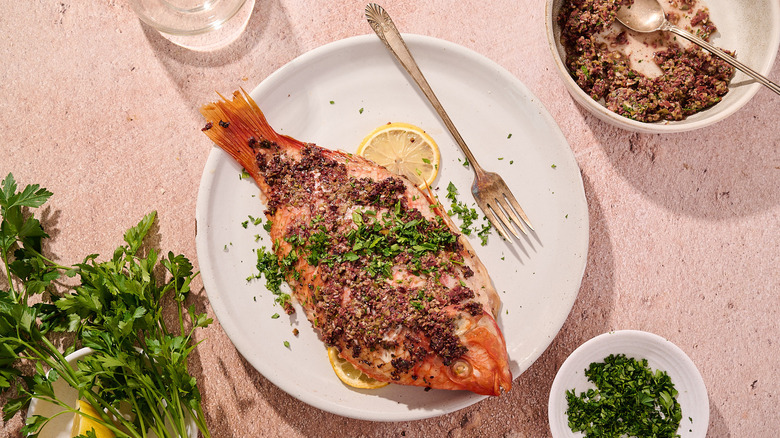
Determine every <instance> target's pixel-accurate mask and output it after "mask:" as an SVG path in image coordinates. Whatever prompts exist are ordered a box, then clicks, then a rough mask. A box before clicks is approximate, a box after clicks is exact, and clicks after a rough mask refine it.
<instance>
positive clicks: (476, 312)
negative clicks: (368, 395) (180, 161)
mask: <svg viewBox="0 0 780 438" xmlns="http://www.w3.org/2000/svg"><path fill="white" fill-rule="evenodd" d="M220 97H221V101H218V102H214V103H210V104H206V105H204V106H203V107H202V108H201V113H202V114H203V116H204V117H205V118H206V120H207V122H208V123H207V125H206V127H205V128H203V131H204V133H205V134H206V135H207V136H208V137H209V138H211V139H212V140H213V141H214V142H215V143H216V144H217V145H218V146H219V147H221V148H222V149H223V150H225V151H226V152H227V153H228V154H229V155H230V156H231V157H233V159H235V160H236V161H237V162H238V163H239V164H240V165H241V166H243V167H244V168H245V169H246V170H247V172H248V173H249V174H250V175H251V176H252V178H253V179H254V180H255V182H256V183H257V185H258V187H259V188H260V190H261V192H262V194H263V196H264V201H265V202H266V205H267V206H268V210H266V217H267V219H268V220H269V222H270V223H271V224H272V225H271V228H270V231H269V234H270V236H271V239H272V241H273V242H274V252H275V253H276V255H277V258H278V259H279V260H284V259H288V260H289V259H292V262H291V263H290V265H291V269H290V270H289V271H288V272H287V276H286V280H287V282H288V284H289V285H290V287H291V289H292V291H293V296H294V298H295V299H296V301H297V302H298V303H299V304H300V305H301V306H302V307H303V309H304V311H305V312H306V316H307V318H308V319H309V321H310V322H311V323H312V325H313V327H314V328H315V329H316V330H317V331H318V332H319V333H320V335H321V336H322V338H323V341H324V342H325V343H326V344H329V345H333V346H335V347H336V348H337V349H338V350H339V354H340V355H341V356H342V357H343V358H344V359H346V360H348V361H349V362H350V363H352V364H353V365H354V366H355V367H356V368H358V369H360V370H361V371H363V372H364V373H365V374H367V375H369V376H371V377H373V378H375V379H377V380H380V381H389V382H393V383H398V384H404V385H414V386H423V387H428V388H438V389H451V390H468V391H472V392H475V393H478V394H484V395H500V394H501V393H502V392H504V391H508V390H509V389H510V388H511V384H512V375H511V372H510V371H509V365H508V356H507V352H506V345H505V341H504V337H503V334H502V333H501V330H500V328H499V327H498V324H497V323H496V317H497V312H498V310H499V307H500V299H499V297H498V294H497V293H496V291H495V288H494V287H493V285H492V282H491V281H490V278H489V276H488V274H487V270H486V268H485V266H484V265H483V264H482V263H481V261H480V260H479V259H478V258H477V257H476V255H475V253H474V250H473V248H472V247H471V245H470V243H469V242H468V240H467V239H465V238H464V237H463V236H462V235H460V233H459V232H458V230H457V227H456V226H455V225H454V223H453V222H452V220H451V219H450V217H449V216H448V215H447V214H446V211H444V209H443V207H442V206H441V204H439V203H438V201H436V200H435V199H434V198H433V196H432V194H431V193H430V191H429V190H428V191H421V190H419V189H418V188H417V187H416V186H415V185H414V184H413V183H411V182H410V181H408V180H407V179H405V178H401V177H398V176H396V175H394V174H391V173H390V172H389V171H387V170H386V169H384V168H382V167H380V166H378V165H376V164H374V163H373V162H371V161H369V160H366V159H364V158H362V157H360V156H356V155H352V154H348V153H345V152H342V151H337V150H331V149H326V148H321V147H319V146H316V145H313V144H308V143H304V142H301V141H299V140H296V139H293V138H291V137H289V136H285V135H280V134H278V133H277V132H276V131H274V130H273V128H271V126H270V125H269V124H268V122H267V121H266V119H265V116H264V115H263V113H262V111H261V110H260V109H259V107H258V106H257V105H256V104H255V102H254V101H253V100H252V99H251V97H250V96H249V95H248V94H247V93H246V92H244V91H243V90H241V91H236V92H235V93H234V94H233V99H232V100H229V99H226V98H225V97H223V96H221V95H220ZM350 185H351V186H352V187H350ZM355 187H356V188H355ZM318 221H321V222H318ZM410 222H411V223H412V224H411V226H410V225H409V223H410ZM405 228H414V229H415V230H419V232H416V233H413V238H416V239H423V241H422V242H418V246H415V247H414V248H423V249H421V250H418V249H415V250H414V254H416V255H415V256H412V255H411V254H412V249H411V248H405V249H403V251H402V252H400V253H398V254H396V253H395V252H392V254H391V256H392V257H394V258H392V261H393V264H390V263H386V262H387V260H385V259H383V258H381V257H379V256H376V255H374V254H375V253H372V252H370V251H369V250H366V249H364V248H360V249H357V250H355V249H354V248H356V247H357V246H356V242H362V240H349V239H350V238H351V237H350V236H355V235H358V234H360V233H363V232H365V233H368V234H367V235H370V238H371V239H374V240H379V241H381V242H384V241H383V240H382V236H387V238H388V241H389V240H391V239H396V240H397V239H403V238H404V237H399V236H401V235H400V234H397V233H403V232H404V229H405ZM376 230H379V231H376ZM394 230H400V231H397V233H396V231H394ZM371 233H374V234H371ZM377 233H378V234H377ZM317 239H320V240H326V241H327V242H328V244H327V245H324V246H322V247H323V248H326V249H327V251H325V257H332V258H335V260H336V261H332V263H329V262H327V259H322V260H312V259H311V258H312V257H315V255H317V254H319V252H317V251H318V250H317V248H320V247H319V246H317V244H316V243H313V242H317V241H318V240H317ZM425 239H429V240H430V239H439V240H440V242H439V243H438V244H439V246H435V245H434V244H431V243H430V242H429V241H428V240H425ZM394 241H395V240H394ZM442 242H444V243H442ZM429 244H430V245H434V247H435V249H434V250H428V251H427V252H426V250H425V245H429ZM350 249H352V251H350ZM356 251H357V253H360V254H361V255H360V256H359V257H358V258H357V259H355V260H351V259H348V258H349V253H350V252H351V253H353V254H354V255H357V253H356ZM361 251H363V252H361ZM385 251H388V252H391V250H390V249H387V248H386V249H385ZM420 254H421V255H420ZM353 258H354V256H353ZM373 263H376V264H377V265H378V266H380V268H378V269H384V270H383V271H377V272H380V273H374V274H371V273H370V270H371V269H372V266H373V265H372V264H373ZM425 269H429V270H430V271H429V272H426V271H425ZM367 272H368V274H367Z"/></svg>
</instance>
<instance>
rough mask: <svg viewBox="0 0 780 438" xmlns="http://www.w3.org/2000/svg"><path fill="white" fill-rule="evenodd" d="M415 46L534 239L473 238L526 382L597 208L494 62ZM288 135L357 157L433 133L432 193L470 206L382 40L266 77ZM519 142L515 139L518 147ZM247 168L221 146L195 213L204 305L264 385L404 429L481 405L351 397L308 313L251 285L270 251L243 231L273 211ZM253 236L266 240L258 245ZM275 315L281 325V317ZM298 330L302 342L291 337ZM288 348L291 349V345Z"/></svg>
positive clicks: (569, 161)
mask: <svg viewBox="0 0 780 438" xmlns="http://www.w3.org/2000/svg"><path fill="white" fill-rule="evenodd" d="M406 38H407V43H408V44H409V46H410V49H411V51H412V52H413V53H414V55H415V57H416V58H417V60H418V63H419V65H420V68H421V69H422V71H423V72H425V74H426V76H427V78H428V81H429V82H430V84H431V86H432V87H433V89H434V91H435V92H436V93H437V95H438V96H439V98H440V100H441V102H442V104H443V105H444V107H445V108H447V109H448V111H449V114H450V117H451V118H452V120H453V121H454V123H455V125H456V126H458V127H459V129H460V132H461V134H462V135H463V137H464V138H465V140H466V142H467V143H469V144H470V145H471V147H472V150H474V152H475V154H476V156H477V157H478V159H479V160H480V163H481V164H482V165H483V167H486V168H487V169H489V170H492V171H495V172H498V173H500V174H501V175H503V176H504V178H505V180H506V181H507V183H508V184H509V186H510V187H511V189H512V191H513V192H514V194H515V196H516V197H517V199H518V200H519V201H520V204H521V205H522V206H523V208H524V209H525V211H526V213H527V214H528V215H529V217H530V219H531V221H532V222H533V224H534V226H535V227H536V233H535V234H532V235H531V236H530V237H528V238H525V239H523V240H521V241H520V242H519V243H516V244H507V243H505V242H503V241H501V239H500V238H499V237H497V236H495V235H494V236H492V237H491V239H490V242H489V244H488V245H487V246H481V245H480V243H479V240H478V239H476V238H475V239H474V240H472V243H473V245H474V247H475V249H476V252H477V255H478V256H479V257H480V258H481V259H482V261H483V262H484V263H485V265H486V266H487V267H488V270H489V272H490V274H491V277H492V280H493V282H494V284H495V286H496V289H497V290H498V292H499V294H500V296H501V298H502V300H503V308H502V309H501V314H500V317H499V320H498V321H499V324H500V325H501V327H502V329H503V331H504V334H505V337H506V342H507V349H508V352H509V358H510V360H511V364H510V366H511V370H512V373H513V376H514V377H517V376H518V375H520V373H521V372H523V371H524V370H525V369H526V368H528V367H529V366H530V365H531V364H532V363H533V362H534V360H536V358H538V357H539V356H540V355H541V354H542V352H543V351H544V350H545V349H546V348H547V346H548V345H549V344H550V342H551V341H552V339H553V338H554V337H555V335H556V334H557V333H558V331H559V330H560V327H561V326H562V325H563V322H564V320H565V319H566V317H567V316H568V314H569V311H570V309H571V307H572V304H573V303H574V300H575V298H576V296H577V292H578V290H579V287H580V281H581V280H582V274H583V272H584V269H585V261H586V256H587V250H588V210H587V205H586V201H585V194H584V190H583V185H582V179H581V177H580V172H579V168H578V167H577V163H576V162H575V160H574V157H573V154H572V152H571V150H570V148H569V146H568V144H567V143H566V140H565V138H564V137H563V135H562V134H561V132H560V130H559V128H558V127H557V125H556V124H555V122H554V121H553V120H552V119H551V117H550V115H549V114H548V113H547V111H546V110H545V109H544V108H543V107H542V105H541V104H540V103H539V101H538V100H537V99H536V97H534V96H533V95H532V94H531V93H530V92H529V91H528V90H527V89H526V88H525V86H523V84H521V83H520V82H519V81H518V80H517V79H516V78H514V77H513V76H512V75H511V74H509V73H508V72H507V71H505V70H504V69H502V68H501V67H500V66H498V65H496V64H495V63H493V62H492V61H490V60H488V59H486V58H484V57H482V56H480V55H478V54H476V53H474V52H472V51H469V50H467V49H465V48H463V47H460V46H457V45H455V44H452V43H448V42H444V41H441V40H437V39H433V38H429V37H421V36H415V35H407V36H406ZM251 94H252V96H253V97H254V99H255V100H256V101H257V103H258V105H259V106H260V108H262V109H263V111H264V112H265V114H266V116H267V117H268V120H269V122H270V123H271V125H272V126H274V127H275V128H276V130H277V131H280V132H281V133H284V134H287V135H290V136H292V137H295V138H298V139H300V140H303V141H309V142H314V143H317V144H319V145H321V146H325V147H332V148H340V149H343V150H345V151H347V152H354V151H355V150H356V149H357V146H358V145H359V144H360V141H361V140H362V138H363V136H365V135H366V134H368V133H369V132H371V131H372V130H373V129H374V128H375V127H377V126H379V125H382V124H384V123H387V122H395V121H399V122H400V121H403V122H408V123H412V124H414V125H417V126H420V127H422V128H423V129H425V130H426V131H427V132H428V133H429V134H430V135H431V136H432V137H433V138H434V139H435V140H436V142H437V143H438V144H439V147H440V149H441V156H442V159H441V166H440V174H439V177H438V179H437V180H436V181H435V182H434V187H437V186H438V187H440V189H438V190H436V191H435V192H436V193H438V194H439V196H440V197H441V200H442V202H444V203H445V205H449V204H448V203H447V202H448V200H447V199H445V198H444V195H445V194H446V187H447V185H448V184H449V182H453V183H454V184H455V185H456V186H457V188H458V189H459V191H460V195H459V200H461V201H465V202H467V203H468V204H469V205H474V202H473V198H472V197H471V194H470V190H469V188H470V186H471V182H472V180H473V176H472V171H471V170H470V169H469V168H466V167H464V166H463V165H462V162H461V161H460V160H461V159H462V158H463V156H462V154H461V152H460V151H459V150H458V149H457V146H456V145H455V143H454V141H453V140H452V138H451V137H450V135H449V133H448V132H447V131H446V130H445V127H444V125H443V124H442V123H441V122H440V121H439V119H438V117H437V116H436V114H435V113H434V111H433V109H432V108H431V107H430V105H429V104H428V103H427V101H426V100H425V98H424V97H423V96H422V94H420V93H419V92H418V91H417V89H416V87H415V85H414V84H413V83H411V82H410V79H409V78H407V76H406V73H404V72H403V71H402V70H401V68H400V67H398V66H397V65H396V63H395V61H394V59H393V58H392V57H391V55H390V54H389V53H388V52H387V50H386V49H385V48H384V46H383V45H382V43H381V42H380V41H379V40H378V39H377V38H376V36H373V35H370V36H360V37H353V38H349V39H346V40H342V41H338V42H335V43H332V44H328V45H326V46H323V47H320V48H318V49H316V50H313V51H311V52H309V53H306V54H304V55H302V56H301V57H299V58H297V59H295V60H294V61H292V62H290V63H289V64H288V65H286V66H284V67H282V68H281V69H280V70H278V71H277V72H275V73H274V74H272V75H271V76H269V77H268V78H267V79H266V80H265V81H263V82H262V83H261V84H260V85H259V86H258V87H257V88H256V89H255V90H254V91H253V92H252V93H251ZM510 134H511V137H510ZM508 137H510V138H508ZM240 172H241V169H240V167H239V166H238V165H237V164H235V163H234V162H233V161H232V160H231V159H230V158H229V157H228V156H227V154H225V153H223V152H222V151H221V150H219V149H218V148H214V149H213V150H212V152H211V154H210V156H209V158H208V161H207V163H206V167H205V169H204V172H203V179H202V181H201V186H200V192H199V195H198V203H197V213H196V216H197V232H198V234H197V251H198V261H199V264H200V269H201V274H202V278H203V282H204V285H205V287H206V290H207V293H208V296H209V300H210V301H211V305H212V307H213V309H214V312H215V314H216V316H217V318H218V319H219V321H220V323H221V325H222V326H223V328H224V330H225V332H226V333H227V334H228V336H229V337H230V339H231V340H232V341H233V343H234V344H235V345H236V348H237V349H238V350H239V351H240V352H241V354H242V355H244V357H245V358H246V359H247V360H248V361H249V362H250V363H251V364H252V365H253V366H254V367H256V368H257V369H258V371H260V372H261V373H262V374H263V375H264V376H265V377H266V378H267V379H268V380H270V381H271V382H273V383H274V384H276V385H277V386H279V387H280V388H281V389H283V390H284V391H286V392H287V393H289V394H290V395H292V396H293V397H296V398H298V399H300V400H302V401H304V402H306V403H309V404H311V405H313V406H315V407H318V408H320V409H323V410H326V411H329V412H333V413H336V414H340V415H343V416H347V417H353V418H359V419H365V420H374V421H401V420H412V419H419V418H426V417H433V416H437V415H441V414H445V413H448V412H452V411H455V410H457V409H460V408H463V407H466V406H469V405H471V404H473V403H475V402H477V401H479V400H481V399H482V398H483V397H482V396H479V395H475V394H472V393H468V392H454V391H437V390H432V391H424V390H423V388H418V387H403V386H398V385H390V386H387V387H385V388H382V389H379V390H374V391H361V390H354V389H350V388H348V387H346V386H344V385H343V384H342V383H341V382H340V381H339V380H338V378H336V376H335V375H334V373H333V370H332V369H331V368H330V365H329V363H328V359H327V357H326V352H325V347H324V345H323V343H322V342H321V341H320V340H319V339H318V337H317V334H316V333H315V332H314V330H313V329H312V328H311V326H310V324H309V323H308V321H306V320H305V318H304V317H303V316H302V315H303V312H302V311H301V310H300V309H299V310H298V312H297V313H296V315H295V316H293V317H292V318H290V317H287V316H286V315H284V313H283V312H282V309H281V308H280V307H279V306H275V305H274V304H273V296H272V294H271V293H270V292H268V291H267V290H266V289H265V287H264V282H261V281H253V282H249V283H248V282H247V281H246V278H247V277H249V276H251V275H252V274H253V273H255V271H256V270H255V263H256V255H255V252H254V251H255V249H256V248H258V247H260V246H266V247H270V244H271V242H270V241H269V238H268V236H267V234H266V233H265V231H264V230H263V229H262V227H260V226H254V225H252V224H251V223H250V224H249V225H248V226H247V228H244V227H243V226H242V222H244V221H246V220H247V219H248V216H249V215H252V216H253V217H259V216H261V215H262V212H263V210H264V209H265V206H264V205H263V204H262V203H261V201H260V200H259V199H258V197H257V195H258V193H259V191H258V189H257V187H256V186H255V185H254V183H253V182H251V181H250V180H241V179H240V178H239V174H240ZM256 235H258V236H259V238H260V240H259V241H255V236H256ZM274 313H279V314H281V315H282V316H281V317H280V318H277V319H272V318H271V316H272V315H273V314H274ZM294 328H298V329H299V331H300V334H299V335H298V336H297V337H296V336H294V335H293V333H292V331H293V329H294ZM285 341H287V342H289V347H287V346H285V344H284V342H285Z"/></svg>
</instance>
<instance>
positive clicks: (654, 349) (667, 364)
mask: <svg viewBox="0 0 780 438" xmlns="http://www.w3.org/2000/svg"><path fill="white" fill-rule="evenodd" d="M610 354H625V355H626V356H627V357H633V358H634V359H637V360H641V359H647V365H648V366H649V367H650V368H651V369H652V370H653V371H655V370H659V369H660V370H662V371H666V373H667V374H668V375H669V377H670V378H671V379H672V383H673V384H674V387H675V389H676V390H677V392H678V395H677V402H678V403H680V409H681V410H682V420H681V421H680V428H679V429H678V431H677V433H679V434H680V436H681V437H683V438H703V437H705V436H706V435H707V428H708V427H709V423H710V403H709V398H708V397H707V388H706V387H705V386H704V380H703V379H702V378H701V374H699V370H697V369H696V365H694V364H693V361H691V359H690V358H689V357H688V356H687V355H686V354H685V353H684V352H683V351H682V350H681V349H680V348H679V347H677V346H676V345H674V344H673V343H671V342H670V341H667V340H666V339H664V338H662V337H660V336H658V335H654V334H652V333H647V332H643V331H637V330H621V331H615V332H609V333H604V334H602V335H599V336H596V337H595V338H593V339H591V340H589V341H587V342H585V343H584V344H582V345H581V346H580V347H579V348H577V349H576V350H574V352H573V353H572V354H571V355H570V356H569V357H568V358H567V359H566V361H564V362H563V365H561V369H560V370H558V374H556V376H555V380H554V381H553V384H552V387H551V388H550V401H549V404H548V407H547V416H548V420H549V422H550V430H551V431H552V435H553V437H554V438H580V437H584V436H585V435H584V434H583V433H582V432H577V433H574V432H572V431H571V429H570V428H569V418H568V416H567V415H566V409H567V408H568V403H567V401H566V391H567V390H570V389H573V390H574V391H575V393H576V394H578V395H579V394H580V393H581V392H583V391H587V390H588V389H595V385H593V384H592V383H590V382H589V381H588V378H587V377H585V369H586V368H588V366H589V365H590V364H591V363H593V362H603V361H604V358H606V357H607V356H609V355H610Z"/></svg>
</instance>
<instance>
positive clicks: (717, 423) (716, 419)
mask: <svg viewBox="0 0 780 438" xmlns="http://www.w3.org/2000/svg"><path fill="white" fill-rule="evenodd" d="M683 420H685V418H684V417H683ZM707 436H716V437H719V438H731V432H730V431H729V429H728V425H727V424H726V420H725V419H724V418H723V415H722V414H721V413H720V409H718V407H717V406H716V405H715V403H713V401H712V400H710V425H709V427H708V428H707Z"/></svg>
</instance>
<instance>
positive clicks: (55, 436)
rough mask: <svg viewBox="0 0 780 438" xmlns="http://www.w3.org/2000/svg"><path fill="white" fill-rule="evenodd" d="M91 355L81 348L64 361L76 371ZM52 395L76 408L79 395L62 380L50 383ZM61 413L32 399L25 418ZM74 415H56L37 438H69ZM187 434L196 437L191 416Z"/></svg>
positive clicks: (54, 407) (152, 434)
mask: <svg viewBox="0 0 780 438" xmlns="http://www.w3.org/2000/svg"><path fill="white" fill-rule="evenodd" d="M90 354H92V349H91V348H81V349H78V350H76V351H74V352H73V353H71V354H69V355H67V356H65V360H67V361H68V363H69V364H70V366H71V368H73V369H76V363H77V362H78V361H79V360H80V359H81V358H83V357H86V356H88V355H90ZM52 388H53V389H54V394H55V395H56V396H57V398H59V399H60V400H62V401H63V402H65V403H68V404H69V405H70V406H76V403H77V402H78V398H79V393H78V391H77V390H75V389H74V388H72V387H71V386H70V385H68V384H67V383H66V382H65V380H64V379H57V380H56V381H55V382H54V383H52ZM60 412H62V408H61V407H59V406H57V405H55V404H54V403H50V402H48V401H45V400H40V399H37V398H34V399H32V400H31V401H30V407H29V408H28V409H27V417H28V418H29V417H31V416H33V415H43V416H44V417H52V416H54V415H56V414H58V413H60ZM74 418H75V414H64V415H58V416H56V417H55V418H53V419H52V420H51V421H49V422H48V423H47V424H46V426H44V427H43V428H42V429H41V433H40V434H39V435H38V438H70V436H71V435H70V432H71V428H72V426H73V419H74ZM186 429H187V433H188V434H189V438H197V437H198V425H197V424H195V419H194V418H192V417H191V416H190V417H189V418H188V419H187V424H186ZM149 437H150V438H152V437H155V438H156V437H157V435H156V434H155V433H154V431H150V433H149Z"/></svg>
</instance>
